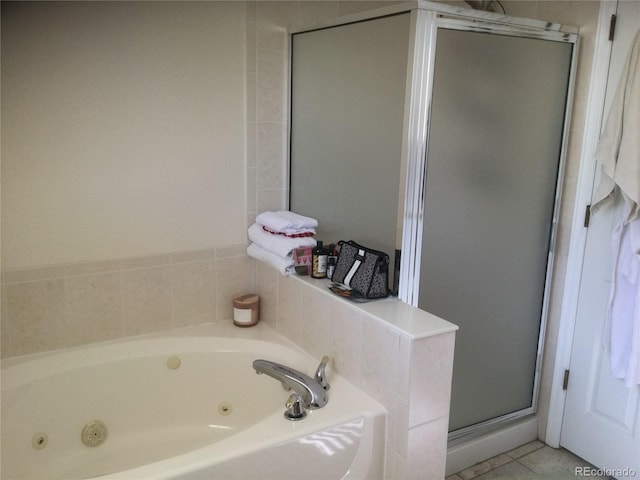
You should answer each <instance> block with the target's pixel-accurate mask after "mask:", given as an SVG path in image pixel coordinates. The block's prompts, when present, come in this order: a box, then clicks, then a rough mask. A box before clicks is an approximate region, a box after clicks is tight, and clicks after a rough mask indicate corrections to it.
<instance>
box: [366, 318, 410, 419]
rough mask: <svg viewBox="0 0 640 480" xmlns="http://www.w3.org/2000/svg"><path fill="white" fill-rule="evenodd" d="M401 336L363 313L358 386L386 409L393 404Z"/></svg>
mask: <svg viewBox="0 0 640 480" xmlns="http://www.w3.org/2000/svg"><path fill="white" fill-rule="evenodd" d="M399 349H400V337H399V334H397V333H396V332H394V331H392V330H390V329H388V328H386V327H385V326H384V325H383V324H382V323H381V322H380V321H378V320H376V319H373V318H372V317H370V316H368V315H365V316H363V323H362V365H361V375H362V383H361V385H360V386H361V387H362V388H363V389H364V391H366V392H367V393H368V394H369V395H371V396H372V397H373V398H375V399H376V400H378V401H379V402H380V403H382V404H383V405H384V406H385V407H386V408H387V409H392V408H393V406H394V404H395V394H396V382H395V380H396V379H395V373H396V371H397V361H398V353H399Z"/></svg>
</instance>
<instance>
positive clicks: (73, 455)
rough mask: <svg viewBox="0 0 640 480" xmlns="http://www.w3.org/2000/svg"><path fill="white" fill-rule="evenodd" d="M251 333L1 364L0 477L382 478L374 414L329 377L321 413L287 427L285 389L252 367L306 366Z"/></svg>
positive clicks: (202, 332) (207, 333)
mask: <svg viewBox="0 0 640 480" xmlns="http://www.w3.org/2000/svg"><path fill="white" fill-rule="evenodd" d="M258 327H259V328H257V327H256V328H253V329H247V330H242V331H241V330H240V329H237V328H236V329H229V328H227V329H226V333H225V332H223V335H226V334H229V335H232V336H219V335H220V332H219V331H217V330H219V329H220V327H217V328H216V327H215V326H203V327H199V328H197V329H195V330H194V329H191V330H190V331H187V333H185V332H184V331H177V333H176V334H175V335H169V334H164V335H162V336H153V337H149V338H144V339H140V338H137V339H125V340H122V341H118V342H113V343H108V344H99V345H95V346H89V347H82V348H75V349H70V350H64V351H60V352H56V353H53V354H40V355H35V356H30V357H22V358H19V359H10V360H6V361H4V362H2V387H3V388H2V457H1V458H2V465H1V466H2V469H1V471H2V478H3V479H4V480H14V479H16V480H17V479H20V480H23V479H28V480H35V479H65V480H73V479H84V478H95V477H100V478H101V479H114V480H115V479H132V480H133V479H135V480H142V479H154V480H155V479H195V478H199V479H204V478H206V479H225V480H227V479H243V480H244V479H252V478H253V479H260V480H267V479H279V480H280V479H287V478H291V479H294V478H306V479H322V480H327V479H340V478H345V479H360V478H367V479H381V478H382V477H383V473H382V472H383V461H384V460H383V459H384V429H385V418H386V417H385V411H384V409H383V408H382V407H381V406H380V405H379V404H378V403H377V402H375V401H373V400H372V399H371V398H370V397H368V396H367V395H365V394H364V393H362V392H361V391H360V390H358V389H356V388H355V387H353V386H352V385H351V384H350V383H348V382H347V381H345V380H344V379H343V378H341V377H340V376H338V375H336V374H332V373H331V371H329V376H328V379H329V381H330V383H331V389H330V390H329V398H330V400H329V403H328V405H327V406H326V407H324V408H322V409H319V410H313V411H309V414H308V416H307V417H306V418H305V419H303V420H301V421H297V422H292V421H289V420H286V419H285V418H284V417H283V413H284V410H285V407H284V404H285V401H286V399H287V398H288V396H289V393H288V392H286V391H285V390H284V389H283V388H282V386H281V385H280V383H279V382H277V381H276V380H274V379H272V378H270V377H268V376H266V375H256V373H255V371H254V370H253V368H252V362H253V360H255V359H257V358H265V359H268V360H273V361H276V362H280V363H284V364H286V365H289V366H291V367H293V368H296V369H298V370H300V371H303V372H306V373H308V374H310V375H311V374H313V372H314V370H315V368H316V360H315V359H313V358H311V357H309V356H308V355H306V354H305V353H303V352H301V351H300V350H297V349H296V348H293V347H291V346H286V345H283V343H284V342H283V341H280V340H278V341H277V342H273V341H265V340H264V339H261V338H263V337H265V336H267V337H270V338H271V337H273V338H276V334H274V333H273V331H271V330H270V329H268V327H265V326H260V325H259V326H258ZM225 328H226V327H225ZM223 330H224V329H223ZM244 332H247V333H244ZM214 335H216V336H214ZM242 335H244V336H248V337H253V338H238V336H242ZM97 421H99V422H102V424H100V423H97ZM87 425H89V426H88V427H87V428H86V429H85V427H86V426H87ZM105 428H106V434H105ZM83 432H84V436H85V437H86V440H88V441H90V442H89V443H98V444H99V443H100V442H101V441H102V442H103V443H101V444H99V445H98V446H87V445H86V444H85V442H83Z"/></svg>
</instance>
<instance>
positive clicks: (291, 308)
mask: <svg viewBox="0 0 640 480" xmlns="http://www.w3.org/2000/svg"><path fill="white" fill-rule="evenodd" d="M272 270H273V271H274V272H275V270H274V269H272ZM302 290H303V288H302V284H301V283H300V282H296V281H295V280H293V279H292V278H289V277H283V278H281V279H280V281H279V282H278V322H277V330H278V332H280V333H281V334H282V335H284V336H285V337H287V338H288V339H290V340H291V341H293V342H295V343H300V335H301V333H300V332H301V324H302V322H303V321H304V319H303V315H304V311H305V309H304V306H303V296H302Z"/></svg>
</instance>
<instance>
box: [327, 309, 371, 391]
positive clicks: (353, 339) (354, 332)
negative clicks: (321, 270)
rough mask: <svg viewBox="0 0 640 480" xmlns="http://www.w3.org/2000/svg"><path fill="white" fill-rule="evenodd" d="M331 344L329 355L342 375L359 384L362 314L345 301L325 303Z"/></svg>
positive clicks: (329, 345) (328, 350)
mask: <svg viewBox="0 0 640 480" xmlns="http://www.w3.org/2000/svg"><path fill="white" fill-rule="evenodd" d="M324 308H325V311H326V322H327V326H328V334H329V344H328V348H327V354H328V355H330V356H331V357H333V363H332V367H333V368H334V369H335V370H336V372H338V373H339V374H340V375H342V376H343V377H345V378H346V379H348V380H350V381H351V382H353V383H355V384H359V383H360V381H361V377H360V364H361V361H362V314H361V313H359V312H358V311H356V310H355V309H354V308H352V307H351V306H350V305H348V304H346V303H345V302H343V301H339V300H338V299H336V300H335V301H325V307H324Z"/></svg>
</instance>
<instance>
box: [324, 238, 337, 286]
mask: <svg viewBox="0 0 640 480" xmlns="http://www.w3.org/2000/svg"><path fill="white" fill-rule="evenodd" d="M337 264H338V256H337V255H336V249H335V245H334V248H329V254H328V256H327V278H328V279H329V280H331V279H332V278H333V272H334V270H335V269H336V265H337Z"/></svg>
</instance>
